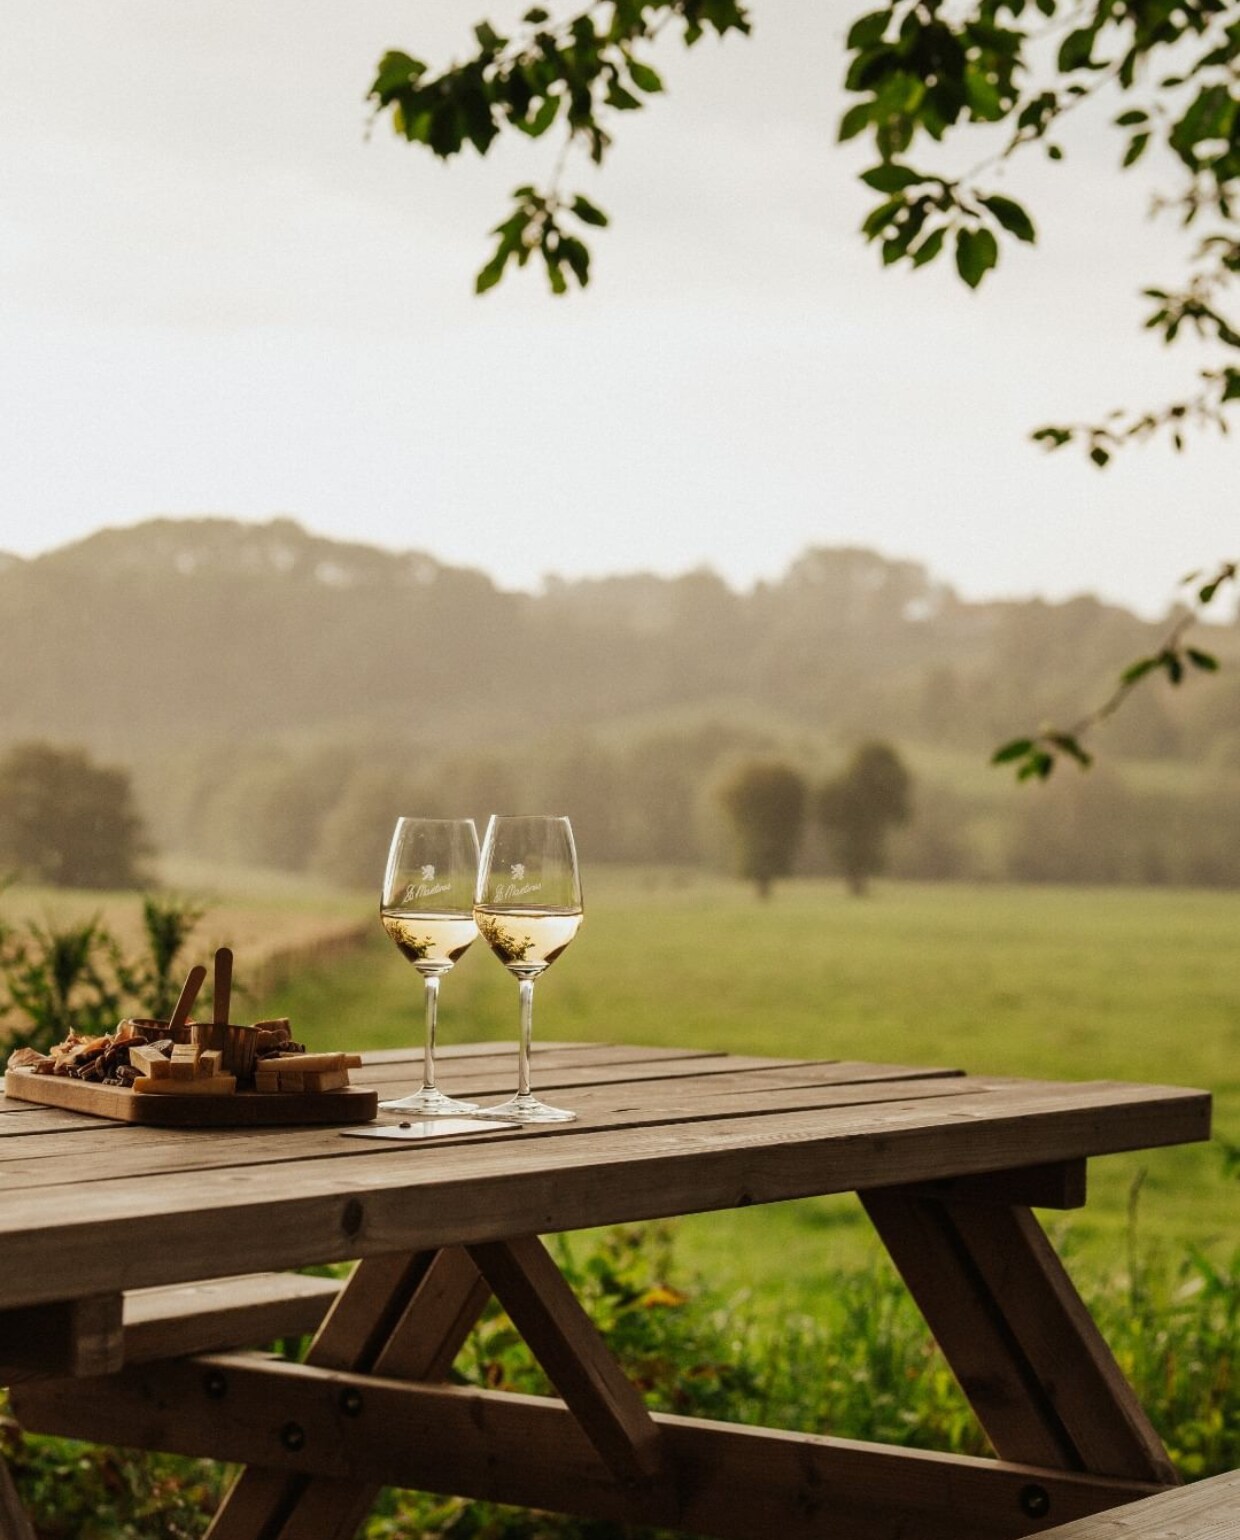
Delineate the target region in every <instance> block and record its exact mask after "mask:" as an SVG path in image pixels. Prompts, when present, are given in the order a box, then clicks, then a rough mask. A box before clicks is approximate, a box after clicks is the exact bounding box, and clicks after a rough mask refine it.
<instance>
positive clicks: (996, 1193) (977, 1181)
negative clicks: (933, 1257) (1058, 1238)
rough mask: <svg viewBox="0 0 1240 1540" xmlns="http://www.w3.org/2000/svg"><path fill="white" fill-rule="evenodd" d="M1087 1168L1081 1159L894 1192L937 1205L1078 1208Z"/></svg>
mask: <svg viewBox="0 0 1240 1540" xmlns="http://www.w3.org/2000/svg"><path fill="white" fill-rule="evenodd" d="M1086 1185H1087V1167H1086V1162H1085V1161H1084V1159H1079V1160H1062V1161H1056V1162H1054V1163H1053V1164H1051V1165H1045V1166H1022V1167H1021V1168H1020V1169H1019V1170H1015V1171H986V1172H983V1173H982V1174H981V1175H980V1176H959V1177H949V1178H948V1179H947V1180H946V1181H942V1182H922V1183H921V1184H920V1185H917V1186H913V1187H904V1188H899V1189H896V1190H898V1191H901V1192H905V1193H907V1194H909V1195H910V1196H912V1197H918V1198H938V1199H939V1200H940V1201H958V1202H965V1203H998V1204H1002V1205H1004V1206H1005V1207H1006V1206H1008V1205H1010V1204H1013V1203H1020V1204H1023V1205H1024V1206H1025V1207H1026V1208H1057V1209H1069V1208H1081V1207H1083V1205H1084V1203H1085V1193H1086Z"/></svg>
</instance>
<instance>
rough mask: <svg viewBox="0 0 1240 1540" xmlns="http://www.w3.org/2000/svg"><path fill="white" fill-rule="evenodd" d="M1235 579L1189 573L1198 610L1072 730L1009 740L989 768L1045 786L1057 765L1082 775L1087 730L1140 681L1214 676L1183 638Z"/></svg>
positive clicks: (1235, 570) (1226, 571) (1209, 663)
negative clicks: (1068, 764) (1005, 768)
mask: <svg viewBox="0 0 1240 1540" xmlns="http://www.w3.org/2000/svg"><path fill="white" fill-rule="evenodd" d="M1238 575H1240V566H1238V565H1237V563H1235V562H1226V563H1224V565H1223V566H1221V567H1220V568H1219V569H1218V571H1217V572H1215V573H1214V574H1213V576H1211V577H1210V578H1209V579H1207V580H1206V581H1204V582H1203V581H1202V574H1201V573H1200V572H1190V573H1189V575H1188V576H1187V577H1186V578H1185V579H1184V584H1185V586H1186V587H1191V588H1192V589H1193V590H1194V592H1193V598H1194V600H1195V602H1196V605H1197V606H1198V609H1186V610H1184V611H1183V612H1182V613H1181V615H1180V616H1179V618H1178V619H1177V620H1176V622H1175V624H1174V625H1173V626H1172V628H1171V630H1170V631H1169V632H1168V633H1167V635H1166V636H1165V637H1164V638H1163V640H1162V643H1161V645H1160V646H1159V647H1158V648H1157V649H1156V651H1154V652H1152V653H1150V654H1149V655H1148V656H1147V657H1144V658H1138V659H1136V661H1135V662H1133V663H1130V664H1129V665H1128V667H1127V668H1126V669H1124V671H1123V673H1121V674H1120V676H1119V679H1118V681H1117V682H1116V685H1115V688H1114V689H1113V690H1112V692H1111V694H1110V695H1108V696H1107V698H1106V699H1105V700H1104V701H1103V702H1102V704H1101V705H1100V706H1097V707H1095V708H1094V710H1092V711H1089V712H1087V713H1086V714H1085V715H1084V716H1083V717H1081V719H1080V720H1079V721H1077V722H1074V723H1073V724H1072V726H1071V727H1068V728H1059V727H1045V728H1043V729H1042V730H1041V731H1040V732H1037V733H1033V734H1030V735H1029V736H1028V737H1023V738H1013V739H1012V740H1011V742H1010V743H1005V744H1003V745H1002V746H1001V747H1000V748H997V749H996V750H995V752H994V753H993V754H992V755H991V760H990V762H991V764H992V765H1011V766H1012V767H1013V768H1014V769H1015V771H1016V778H1017V779H1018V780H1021V781H1028V780H1035V779H1036V780H1042V781H1045V780H1047V779H1048V778H1049V776H1050V774H1051V772H1052V771H1053V770H1054V768H1055V766H1056V765H1057V764H1058V763H1059V762H1060V760H1062V759H1070V760H1073V761H1074V762H1075V763H1076V764H1078V765H1079V766H1080V767H1081V769H1082V770H1087V769H1088V768H1089V766H1090V765H1091V764H1092V763H1093V755H1092V754H1091V753H1090V752H1089V750H1088V749H1087V748H1086V747H1085V744H1084V742H1083V741H1082V740H1083V739H1084V738H1085V737H1086V735H1087V734H1088V733H1089V732H1090V731H1091V729H1093V728H1095V727H1098V726H1099V725H1100V724H1101V723H1103V722H1105V721H1106V720H1107V718H1108V717H1111V716H1114V714H1115V713H1116V712H1117V711H1118V710H1119V708H1120V707H1121V706H1122V705H1123V703H1124V702H1125V700H1127V698H1128V696H1129V695H1130V694H1131V693H1132V691H1133V690H1134V689H1135V688H1136V686H1137V685H1138V684H1140V683H1141V681H1142V680H1143V679H1146V678H1150V677H1152V676H1154V675H1156V674H1159V673H1162V674H1165V675H1166V677H1167V680H1168V682H1169V683H1171V684H1173V685H1179V684H1181V683H1183V681H1184V680H1185V679H1187V678H1188V677H1189V676H1190V675H1191V674H1192V673H1193V672H1194V671H1197V672H1202V673H1208V674H1212V673H1215V672H1216V671H1217V669H1218V666H1219V664H1218V659H1217V658H1216V657H1215V656H1214V654H1213V653H1212V652H1206V651H1205V650H1204V649H1203V648H1201V647H1193V646H1190V645H1189V644H1188V642H1187V640H1186V637H1187V636H1188V634H1189V632H1190V631H1191V629H1192V627H1193V625H1194V624H1195V623H1196V622H1197V620H1198V618H1199V609H1204V608H1205V606H1206V605H1208V604H1210V603H1212V601H1213V600H1214V599H1215V597H1216V596H1217V595H1218V594H1219V593H1220V592H1221V591H1222V590H1223V589H1224V588H1226V587H1227V586H1228V585H1230V584H1232V583H1234V582H1236V580H1237V576H1238Z"/></svg>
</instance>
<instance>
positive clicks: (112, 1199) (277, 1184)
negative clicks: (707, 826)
mask: <svg viewBox="0 0 1240 1540" xmlns="http://www.w3.org/2000/svg"><path fill="white" fill-rule="evenodd" d="M1209 1112H1210V1098H1209V1096H1208V1095H1207V1094H1206V1093H1204V1092H1194V1091H1186V1090H1180V1089H1177V1088H1171V1087H1149V1086H1127V1085H1113V1084H1110V1083H1106V1082H1098V1083H1091V1084H1085V1085H1052V1086H1039V1085H1031V1086H1021V1085H1019V1084H1016V1085H1000V1086H997V1087H994V1088H991V1089H985V1088H981V1089H978V1090H977V1091H976V1093H974V1094H970V1095H961V1096H956V1097H939V1098H935V1099H929V1100H924V1099H923V1100H921V1101H919V1102H897V1103H893V1104H890V1105H881V1104H880V1105H873V1104H871V1105H866V1106H862V1107H857V1108H840V1109H836V1110H835V1111H833V1112H832V1113H831V1115H830V1117H829V1118H828V1117H824V1115H823V1114H822V1113H821V1112H811V1113H806V1112H791V1113H773V1114H772V1115H770V1116H762V1117H746V1118H732V1119H727V1118H724V1119H717V1120H709V1121H704V1122H700V1123H687V1124H668V1125H658V1126H655V1127H649V1128H635V1129H619V1130H615V1131H612V1132H605V1133H599V1134H591V1133H588V1132H586V1133H583V1134H582V1135H581V1136H580V1137H574V1138H571V1139H569V1138H564V1137H559V1136H556V1135H546V1134H544V1133H542V1132H541V1131H539V1132H536V1133H532V1132H526V1133H523V1134H522V1135H521V1136H520V1138H519V1139H518V1140H511V1139H508V1138H505V1137H503V1136H498V1137H493V1138H492V1139H491V1141H490V1142H487V1141H485V1140H483V1141H480V1142H479V1143H477V1144H466V1145H459V1146H456V1147H453V1148H444V1147H435V1146H432V1147H431V1148H429V1149H428V1148H426V1147H413V1148H410V1147H404V1148H402V1149H399V1150H397V1151H392V1152H388V1151H387V1150H386V1149H383V1147H382V1146H380V1153H376V1154H374V1155H372V1156H371V1157H369V1158H367V1159H365V1160H358V1159H352V1158H349V1157H346V1156H341V1157H333V1158H326V1159H322V1160H312V1161H305V1162H298V1161H291V1162H288V1163H285V1164H283V1165H280V1166H262V1167H258V1168H255V1169H254V1170H252V1171H251V1170H224V1171H219V1172H214V1171H207V1172H196V1173H186V1174H175V1175H169V1176H148V1177H144V1178H132V1177H126V1178H120V1179H117V1180H115V1181H110V1182H99V1183H93V1184H91V1188H90V1200H89V1202H83V1198H82V1193H81V1191H80V1190H75V1189H73V1188H72V1187H69V1186H66V1187H52V1188H47V1189H44V1190H40V1191H37V1192H30V1193H23V1192H14V1193H10V1194H6V1195H5V1198H4V1201H2V1202H0V1249H3V1252H4V1255H5V1259H6V1263H7V1264H8V1265H7V1266H6V1269H5V1272H4V1275H3V1277H0V1307H3V1306H8V1305H18V1304H27V1303H34V1302H37V1301H38V1300H40V1299H47V1298H57V1297H64V1295H65V1294H66V1292H68V1291H70V1290H72V1289H74V1288H80V1287H81V1280H82V1278H83V1277H91V1278H92V1281H93V1282H94V1284H95V1286H96V1287H99V1288H101V1289H107V1288H112V1287H119V1288H128V1287H134V1286H138V1285H142V1284H155V1283H173V1282H179V1281H182V1280H186V1279H191V1278H205V1277H218V1276H221V1275H226V1274H231V1273H238V1272H244V1271H247V1270H252V1269H254V1268H255V1267H261V1268H264V1269H267V1268H272V1269H277V1270H282V1269H286V1268H292V1267H298V1266H302V1265H305V1264H306V1263H308V1262H323V1261H336V1260H343V1259H345V1258H348V1257H352V1256H359V1255H362V1256H375V1255H377V1254H379V1253H383V1252H392V1251H401V1250H413V1249H424V1248H425V1249H437V1248H438V1247H440V1246H443V1245H453V1244H471V1243H474V1242H478V1241H489V1240H505V1239H507V1238H509V1237H510V1236H511V1235H513V1234H514V1233H516V1234H544V1233H547V1232H550V1231H554V1230H568V1229H581V1228H585V1227H587V1226H590V1225H599V1224H610V1223H620V1222H626V1221H630V1220H637V1219H650V1218H657V1217H662V1216H665V1215H670V1214H676V1213H688V1212H698V1211H705V1210H711V1209H719V1208H734V1207H744V1206H745V1205H746V1204H748V1203H759V1202H774V1201H777V1200H781V1199H785V1198H796V1197H805V1196H808V1195H811V1194H819V1193H827V1192H847V1191H854V1190H865V1189H868V1188H872V1187H875V1186H878V1185H879V1184H882V1185H886V1186H890V1185H898V1184H901V1183H908V1182H921V1181H931V1180H937V1179H940V1178H943V1177H952V1176H963V1175H971V1174H974V1173H978V1172H982V1171H995V1170H1004V1169H1008V1168H1010V1167H1012V1166H1024V1165H1031V1164H1041V1163H1045V1162H1051V1161H1058V1160H1066V1159H1075V1158H1078V1157H1080V1156H1084V1155H1090V1154H1104V1153H1108V1152H1110V1151H1114V1150H1122V1149H1133V1148H1147V1147H1152V1146H1155V1145H1160V1144H1171V1143H1181V1142H1187V1141H1191V1140H1195V1139H1200V1138H1204V1137H1206V1136H1207V1135H1208V1132H1209Z"/></svg>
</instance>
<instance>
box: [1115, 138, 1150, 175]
mask: <svg viewBox="0 0 1240 1540" xmlns="http://www.w3.org/2000/svg"><path fill="white" fill-rule="evenodd" d="M1149 142H1150V136H1149V134H1134V135H1133V136H1132V138H1131V139H1130V140H1129V141H1128V148H1127V149H1126V150H1125V151H1124V159H1123V161H1122V162H1121V164H1122V165H1123V166H1124V167H1125V168H1127V167H1128V166H1135V165H1136V163H1137V162H1138V161H1139V160H1140V159H1141V157H1142V155H1144V154H1145V149H1146V146H1147V145H1148V144H1149Z"/></svg>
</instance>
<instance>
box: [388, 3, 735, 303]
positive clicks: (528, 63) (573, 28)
mask: <svg viewBox="0 0 1240 1540" xmlns="http://www.w3.org/2000/svg"><path fill="white" fill-rule="evenodd" d="M673 22H674V23H676V24H677V25H678V26H679V28H680V33H681V37H682V39H683V41H684V42H685V44H686V45H687V46H692V44H694V43H696V42H697V41H698V40H699V39H700V38H701V37H702V36H704V35H705V33H706V32H707V31H708V30H709V31H712V32H715V33H717V34H719V35H722V34H723V33H725V32H733V31H735V32H748V30H749V22H748V19H747V17H746V16H745V13H744V11H743V9H742V8H741V6H740V5H738V4H736V3H735V0H614V3H608V4H603V5H591V6H588V7H587V8H586V9H585V10H584V11H582V12H580V13H579V14H578V15H576V16H573V17H571V18H570V19H568V20H567V21H565V22H563V23H556V24H552V22H551V17H550V15H549V14H548V12H546V11H544V10H542V9H539V8H536V9H534V10H531V11H527V12H526V13H525V16H524V18H523V26H522V30H521V32H520V35H519V36H517V37H512V38H510V37H504V36H502V35H501V34H500V33H498V32H497V31H496V30H495V28H494V27H492V26H491V25H490V23H489V22H481V23H479V25H478V26H477V27H475V28H474V38H475V40H476V42H477V44H478V52H477V53H476V54H475V55H474V57H473V58H471V59H467V60H466V61H465V62H464V63H462V64H454V65H452V66H451V67H449V68H448V69H446V70H443V71H441V72H439V73H437V74H436V73H433V72H432V71H431V70H430V68H429V66H428V65H427V64H425V63H424V62H423V61H422V60H421V59H415V58H413V57H411V56H410V55H409V54H407V53H400V52H391V53H387V54H385V55H384V57H383V59H382V60H381V62H380V65H379V72H378V74H377V75H376V77H375V80H374V83H373V85H372V86H371V88H370V95H371V98H372V99H373V100H374V101H375V102H376V103H377V108H378V110H379V111H385V110H386V111H389V112H390V113H391V118H392V125H393V127H394V128H395V130H396V132H397V133H398V134H402V135H403V136H404V137H405V138H406V139H408V140H409V141H410V143H413V144H424V145H426V146H427V147H428V148H429V149H430V150H431V151H432V152H433V153H434V154H436V155H438V156H440V157H441V158H442V159H445V160H446V159H448V158H450V157H451V156H453V155H457V154H459V153H460V152H461V151H462V150H463V149H464V148H465V146H466V145H467V144H471V145H473V147H474V149H475V150H477V151H478V153H479V154H480V155H485V154H486V153H487V151H488V150H489V149H490V147H491V145H492V143H493V142H494V141H495V139H496V138H497V137H498V135H499V134H500V132H501V131H502V130H503V129H505V128H511V129H516V130H517V131H518V132H520V133H522V134H526V135H528V137H529V138H531V139H540V138H542V136H543V135H544V134H546V133H547V132H548V131H549V130H550V129H551V128H552V127H554V126H555V125H556V124H557V123H558V124H559V125H560V126H561V128H562V129H563V132H564V135H565V146H564V147H565V149H567V148H568V147H569V146H572V145H580V146H582V147H583V148H584V149H585V151H586V152H587V153H588V155H589V157H590V159H591V160H592V161H593V162H594V163H595V165H601V164H602V163H603V160H604V158H605V156H606V154H607V150H608V148H609V147H610V145H611V135H610V134H609V133H608V131H607V128H606V126H605V124H606V122H607V120H608V119H609V117H610V115H611V114H613V113H620V112H633V111H636V110H637V109H638V108H640V107H641V106H642V98H643V97H644V96H651V95H656V94H657V93H658V92H660V91H662V90H663V82H662V80H661V79H660V77H659V75H658V73H657V72H656V71H655V70H654V68H653V67H652V66H651V65H650V64H649V63H647V62H646V61H645V60H643V59H641V58H639V57H638V55H637V53H636V52H635V50H636V49H637V48H638V47H639V46H640V45H642V44H643V43H649V42H650V41H652V40H653V39H654V38H655V37H656V36H657V35H658V34H659V33H660V32H661V31H662V30H663V28H664V27H665V26H666V25H668V24H669V23H673ZM562 167H563V155H561V160H560V165H559V167H557V170H556V173H555V174H554V175H553V177H552V180H551V183H550V185H549V186H547V187H545V188H542V189H539V188H536V187H534V186H533V185H526V186H522V187H518V188H517V189H516V190H515V192H514V193H513V195H512V196H513V205H514V206H513V210H512V213H511V214H510V215H509V216H508V218H507V219H505V220H503V221H502V222H501V223H500V224H498V225H497V226H496V227H495V229H494V230H493V231H492V232H491V233H492V234H493V235H495V236H497V237H498V242H497V245H496V247H495V251H494V253H493V255H492V256H491V258H490V260H489V261H488V262H487V263H486V265H485V266H484V267H483V268H482V270H481V272H480V273H479V274H478V277H477V280H476V287H477V289H478V292H479V293H480V294H481V293H485V291H486V290H487V289H490V288H493V287H494V286H495V284H497V283H498V282H499V280H500V279H501V278H502V277H503V275H504V271H505V269H506V268H507V266H508V264H509V263H510V262H514V263H515V264H516V265H517V266H518V267H524V266H525V265H526V263H527V262H528V261H529V259H530V257H531V256H533V255H535V254H537V255H538V257H539V258H540V259H541V260H542V262H543V264H544V266H545V269H546V273H547V279H548V281H549V282H550V285H551V288H552V291H553V292H554V293H556V294H564V293H566V292H567V291H568V288H569V275H571V276H572V277H573V278H575V279H576V281H577V283H578V284H579V285H581V286H582V287H583V288H584V287H585V285H586V284H587V283H588V282H589V280H590V251H589V247H588V246H587V245H586V243H585V241H584V240H583V239H582V230H583V228H585V227H591V226H592V227H602V226H605V225H606V224H607V216H606V214H604V213H603V211H602V210H601V209H599V208H597V207H596V206H595V205H594V204H593V203H591V202H590V200H589V199H588V198H585V197H583V196H582V195H581V194H580V193H578V194H575V195H572V196H569V195H567V194H564V193H563V192H562V191H561V190H560V185H559V181H560V172H561V170H562Z"/></svg>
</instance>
